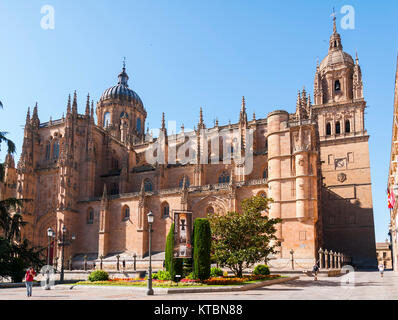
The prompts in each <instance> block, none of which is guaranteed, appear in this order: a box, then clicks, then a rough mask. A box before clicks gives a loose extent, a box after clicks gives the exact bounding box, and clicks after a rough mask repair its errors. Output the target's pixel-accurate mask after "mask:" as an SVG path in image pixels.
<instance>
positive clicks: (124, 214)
mask: <svg viewBox="0 0 398 320" xmlns="http://www.w3.org/2000/svg"><path fill="white" fill-rule="evenodd" d="M129 219H130V208H129V206H124V207H123V209H122V220H123V221H124V220H129Z"/></svg>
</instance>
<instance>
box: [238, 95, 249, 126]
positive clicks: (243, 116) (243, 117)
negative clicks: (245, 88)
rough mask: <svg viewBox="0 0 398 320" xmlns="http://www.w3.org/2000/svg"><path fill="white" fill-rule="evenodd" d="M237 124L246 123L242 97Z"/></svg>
mask: <svg viewBox="0 0 398 320" xmlns="http://www.w3.org/2000/svg"><path fill="white" fill-rule="evenodd" d="M239 122H240V123H246V122H247V114H246V101H245V97H244V96H243V97H242V108H241V109H240V115H239Z"/></svg>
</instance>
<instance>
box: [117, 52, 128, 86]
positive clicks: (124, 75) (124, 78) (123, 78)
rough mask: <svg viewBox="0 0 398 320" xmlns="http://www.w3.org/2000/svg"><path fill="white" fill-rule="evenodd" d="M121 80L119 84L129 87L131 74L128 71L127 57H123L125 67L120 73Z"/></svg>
mask: <svg viewBox="0 0 398 320" xmlns="http://www.w3.org/2000/svg"><path fill="white" fill-rule="evenodd" d="M118 78H119V82H118V84H120V85H123V86H125V87H128V86H129V85H128V81H129V76H128V75H127V73H126V57H124V58H123V69H122V72H121V73H119V76H118Z"/></svg>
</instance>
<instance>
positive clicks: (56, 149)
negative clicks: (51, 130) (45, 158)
mask: <svg viewBox="0 0 398 320" xmlns="http://www.w3.org/2000/svg"><path fill="white" fill-rule="evenodd" d="M58 157H59V141H54V143H53V159H58Z"/></svg>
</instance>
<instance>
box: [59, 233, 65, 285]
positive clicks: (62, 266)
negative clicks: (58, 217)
mask: <svg viewBox="0 0 398 320" xmlns="http://www.w3.org/2000/svg"><path fill="white" fill-rule="evenodd" d="M65 233H66V227H65V226H63V227H62V260H61V275H60V277H59V282H60V283H64V261H65Z"/></svg>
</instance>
